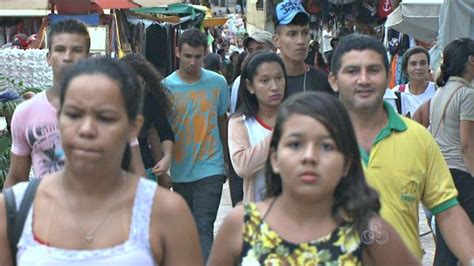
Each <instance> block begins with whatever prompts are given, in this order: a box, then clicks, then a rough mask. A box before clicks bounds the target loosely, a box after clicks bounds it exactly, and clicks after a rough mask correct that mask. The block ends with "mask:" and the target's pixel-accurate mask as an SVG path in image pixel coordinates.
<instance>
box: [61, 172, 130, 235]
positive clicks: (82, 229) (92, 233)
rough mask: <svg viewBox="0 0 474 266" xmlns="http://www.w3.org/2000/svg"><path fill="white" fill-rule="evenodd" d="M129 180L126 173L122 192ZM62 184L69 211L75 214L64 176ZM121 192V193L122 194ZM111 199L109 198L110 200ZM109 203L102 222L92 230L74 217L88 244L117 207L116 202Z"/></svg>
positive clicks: (121, 188) (123, 178) (72, 214)
mask: <svg viewBox="0 0 474 266" xmlns="http://www.w3.org/2000/svg"><path fill="white" fill-rule="evenodd" d="M127 180H128V177H127V176H126V175H124V176H123V177H122V178H121V181H122V184H121V187H120V192H122V190H123V188H124V187H125V183H126V181H127ZM62 186H63V193H64V198H65V201H66V205H69V206H67V209H68V211H69V212H70V215H71V216H73V217H74V216H75V215H74V213H73V212H72V210H71V208H70V206H71V204H70V202H68V201H69V200H68V197H67V194H66V186H65V184H64V178H62ZM120 194H121V193H119V195H120ZM109 201H110V200H108V202H109ZM107 205H110V208H109V209H108V211H107V214H106V215H104V216H103V217H102V219H101V220H100V222H99V223H98V224H97V225H96V226H95V227H94V229H92V230H91V231H90V232H87V231H86V230H85V229H84V227H82V225H81V224H80V223H79V219H74V221H75V222H76V225H77V227H78V229H79V231H80V233H81V234H84V240H85V241H86V242H87V243H88V244H91V243H92V242H93V241H94V236H95V233H96V232H97V230H99V228H100V227H101V226H102V225H103V224H104V223H105V221H107V220H108V218H109V217H110V215H111V214H112V210H113V209H115V208H113V207H115V204H107Z"/></svg>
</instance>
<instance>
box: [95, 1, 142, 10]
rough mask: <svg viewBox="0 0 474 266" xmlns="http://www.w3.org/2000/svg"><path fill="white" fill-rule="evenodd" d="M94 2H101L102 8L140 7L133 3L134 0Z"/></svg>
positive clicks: (99, 2)
mask: <svg viewBox="0 0 474 266" xmlns="http://www.w3.org/2000/svg"><path fill="white" fill-rule="evenodd" d="M93 2H96V3H97V4H99V6H100V7H102V9H118V8H121V9H127V8H135V7H140V6H139V5H137V4H135V3H133V0H94V1H93Z"/></svg>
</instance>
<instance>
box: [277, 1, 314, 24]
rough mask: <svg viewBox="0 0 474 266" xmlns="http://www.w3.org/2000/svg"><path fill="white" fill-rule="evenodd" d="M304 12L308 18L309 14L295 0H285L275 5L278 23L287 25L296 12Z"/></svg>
mask: <svg viewBox="0 0 474 266" xmlns="http://www.w3.org/2000/svg"><path fill="white" fill-rule="evenodd" d="M300 13H301V14H305V15H306V16H307V17H308V19H309V14H308V12H306V11H305V10H304V8H303V6H302V5H301V4H300V2H298V1H297V0H285V1H283V2H281V3H279V4H278V5H277V6H276V16H277V20H278V24H280V25H288V24H290V22H291V21H292V20H293V18H294V17H295V16H296V15H298V14H300Z"/></svg>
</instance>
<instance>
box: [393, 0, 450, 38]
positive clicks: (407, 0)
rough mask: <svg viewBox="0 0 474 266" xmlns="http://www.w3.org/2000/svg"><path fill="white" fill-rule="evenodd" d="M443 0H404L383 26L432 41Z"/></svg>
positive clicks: (437, 25)
mask: <svg viewBox="0 0 474 266" xmlns="http://www.w3.org/2000/svg"><path fill="white" fill-rule="evenodd" d="M442 3H443V0H404V1H403V2H401V3H400V6H398V7H397V8H396V9H395V10H394V11H393V12H392V13H391V14H390V15H389V16H388V17H387V21H386V22H385V27H387V28H392V29H395V30H397V31H399V32H402V33H405V34H408V35H410V36H411V37H413V38H415V39H417V40H420V41H424V42H428V43H430V42H432V41H434V40H435V39H436V36H437V35H438V28H439V14H440V8H441V4H442Z"/></svg>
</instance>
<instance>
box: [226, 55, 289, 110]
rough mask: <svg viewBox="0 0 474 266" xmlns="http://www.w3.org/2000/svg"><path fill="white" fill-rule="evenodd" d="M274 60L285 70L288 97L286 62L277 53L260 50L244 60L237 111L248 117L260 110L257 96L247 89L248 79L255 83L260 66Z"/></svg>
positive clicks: (285, 94)
mask: <svg viewBox="0 0 474 266" xmlns="http://www.w3.org/2000/svg"><path fill="white" fill-rule="evenodd" d="M272 62H276V63H278V64H279V65H280V66H281V69H282V70H283V75H284V77H285V92H284V95H283V99H286V96H287V95H288V80H287V78H286V69H285V64H284V63H283V61H282V60H281V58H280V57H279V56H278V55H277V54H275V53H272V52H268V51H259V52H256V53H254V54H252V55H250V56H248V57H247V58H246V59H245V60H244V66H243V68H242V73H241V75H240V86H239V94H238V97H237V103H236V105H235V108H236V110H238V112H237V113H242V114H244V115H245V116H246V117H247V118H249V117H255V115H256V114H257V111H258V101H257V96H255V94H251V93H250V92H249V90H248V89H247V85H246V80H248V81H249V82H251V83H253V82H254V77H255V75H256V74H257V69H258V67H259V66H260V65H261V64H263V63H272Z"/></svg>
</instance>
